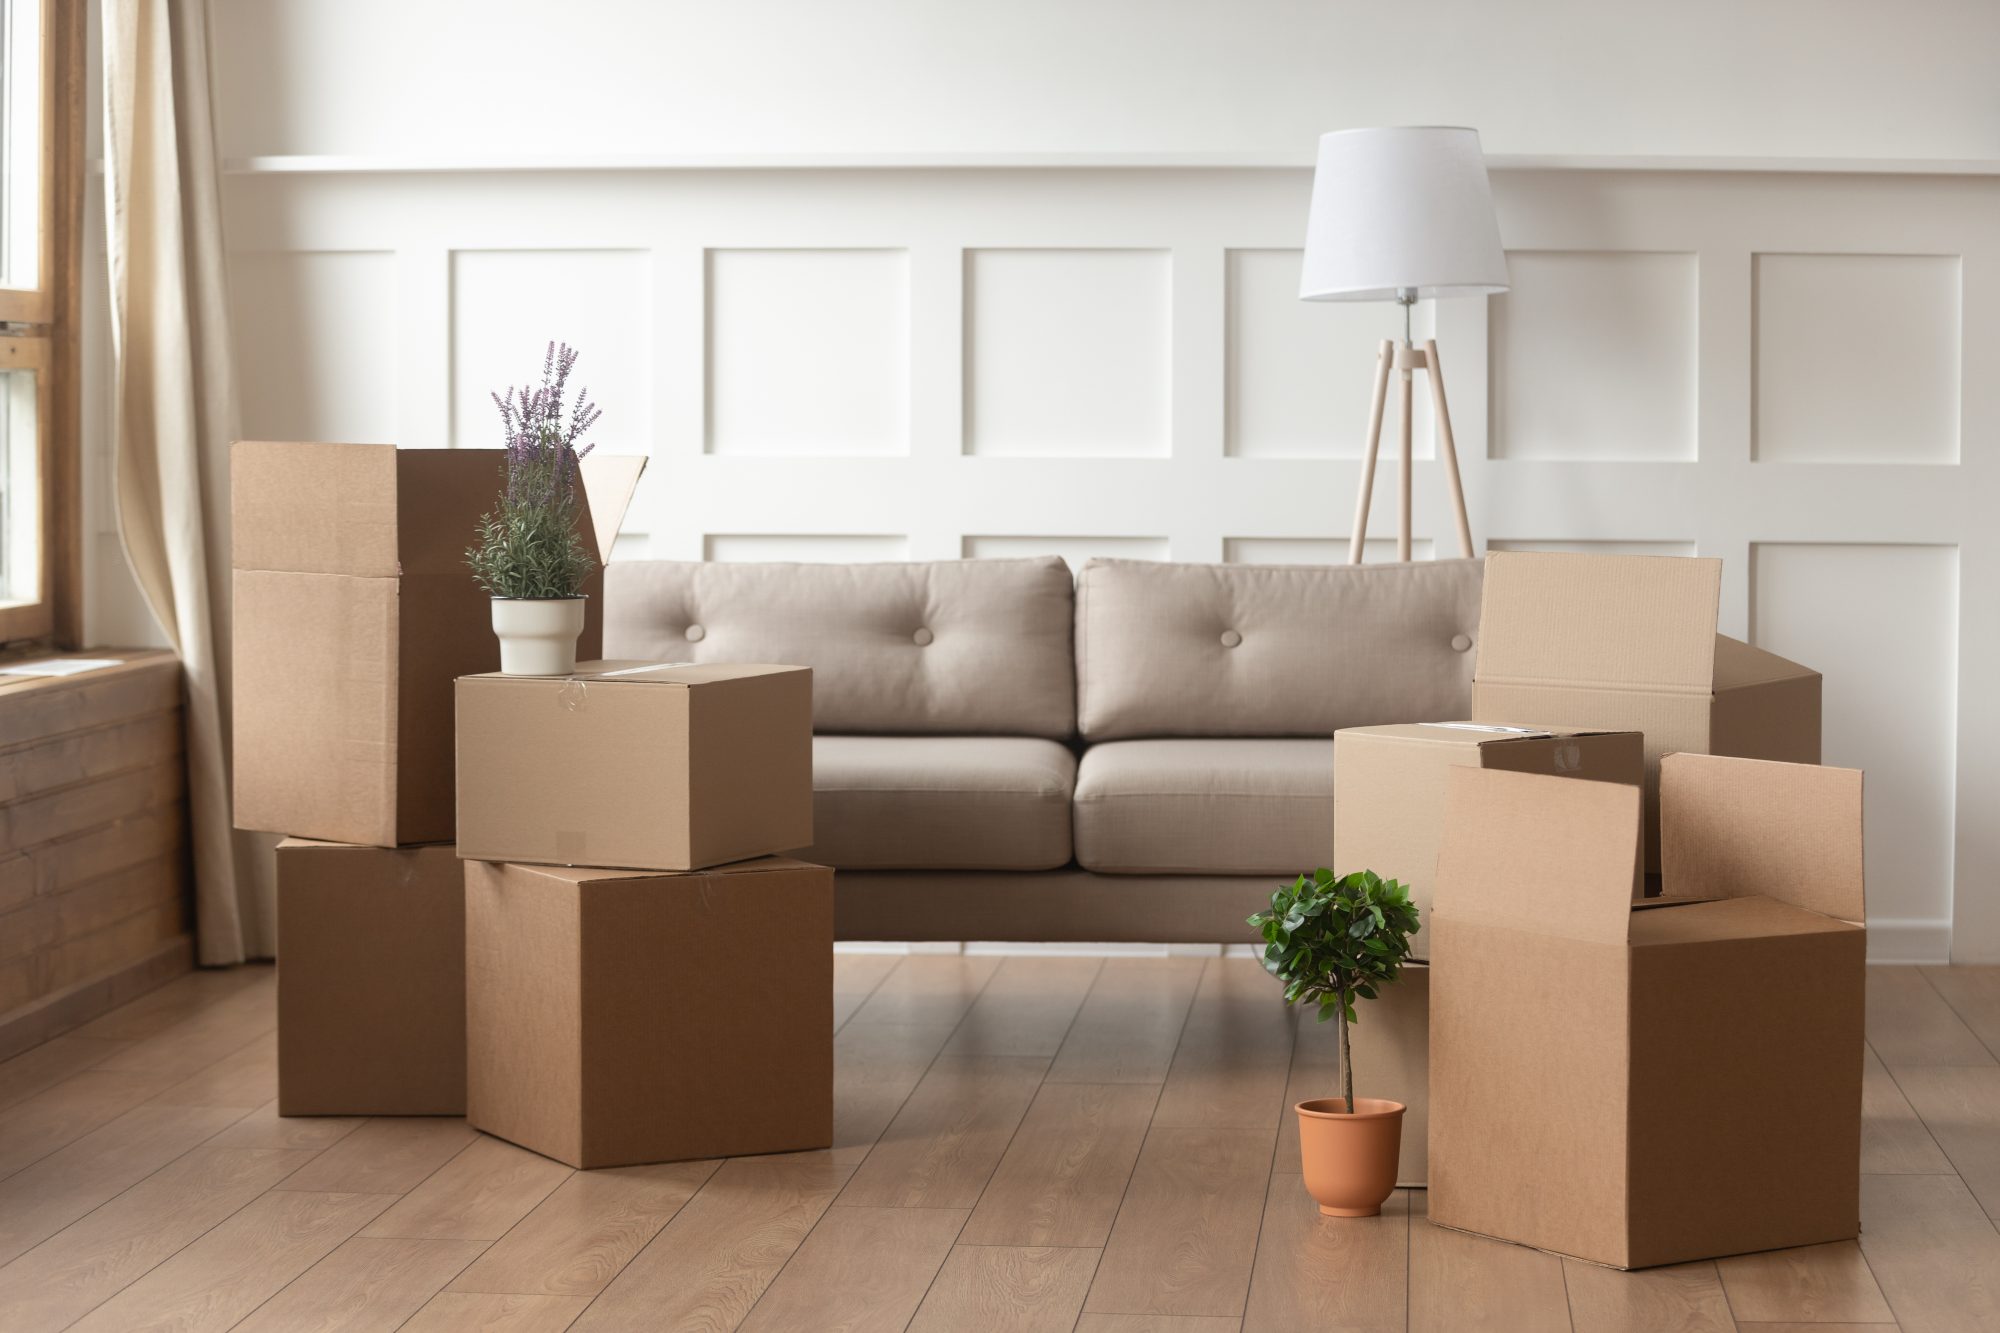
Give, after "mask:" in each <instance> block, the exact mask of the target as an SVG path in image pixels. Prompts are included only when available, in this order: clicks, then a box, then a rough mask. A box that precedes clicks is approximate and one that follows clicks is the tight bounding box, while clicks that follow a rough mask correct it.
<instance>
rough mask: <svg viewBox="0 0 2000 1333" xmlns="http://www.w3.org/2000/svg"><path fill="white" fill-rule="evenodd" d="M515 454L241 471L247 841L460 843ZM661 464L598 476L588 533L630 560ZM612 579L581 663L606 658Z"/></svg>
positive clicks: (605, 550) (234, 469)
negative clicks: (638, 493)
mask: <svg viewBox="0 0 2000 1333" xmlns="http://www.w3.org/2000/svg"><path fill="white" fill-rule="evenodd" d="M505 457H506V455H505V452H504V451H503V450H499V449H398V448H396V447H395V446H394V445H388V444H274V443H263V442H256V441H243V442H240V443H238V444H237V445H236V446H235V448H234V449H233V450H232V452H231V455H230V484H231V497H230V515H231V523H232V528H233V538H232V546H231V561H232V565H233V568H234V571H235V572H234V579H233V583H234V598H235V604H234V632H233V639H234V645H233V662H234V673H235V716H234V734H235V770H236V779H235V782H236V792H235V817H236V826H237V827H238V828H245V829H261V830H263V831H265V832H270V833H288V834H293V835H296V836H300V837H312V838H323V839H326V840H328V841H331V842H344V843H369V844H374V845H376V846H382V847H393V846H397V845H399V844H404V843H422V842H450V841H451V840H452V837H453V824H452V819H453V802H452V712H451V709H452V694H451V692H452V682H453V681H454V680H456V679H457V678H458V677H460V676H464V675H469V674H472V673H474V672H479V671H493V670H497V669H498V668H499V665H500V646H499V640H497V639H496V638H495V637H494V635H493V625H492V609H491V602H490V600H489V599H488V598H487V597H486V595H485V594H484V593H482V592H481V591H480V590H479V586H478V585H477V584H475V583H474V582H473V581H472V571H471V570H469V569H468V568H467V567H466V564H465V551H466V548H467V547H468V546H470V545H471V544H472V541H473V536H474V530H475V527H476V525H477V524H478V521H479V518H480V516H481V515H482V514H484V513H486V511H487V510H489V509H491V508H492V507H493V504H494V501H495V499H496V498H497V497H498V495H499V493H500V490H501V488H502V487H503V486H504V484H505V469H504V466H503V460H504V459H505ZM645 465H646V460H645V459H643V458H629V457H623V456H620V455H614V454H604V453H600V452H596V451H593V452H592V453H591V454H590V455H589V456H587V457H586V458H585V459H584V460H583V469H582V478H583V485H584V493H585V497H586V499H587V501H588V503H586V504H585V505H584V506H583V509H582V513H581V514H580V516H579V522H580V524H581V526H582V528H583V535H584V540H585V542H586V544H587V545H588V546H589V547H590V548H591V549H594V550H595V551H597V553H598V557H599V560H600V562H603V561H608V560H609V559H610V557H611V545H612V542H613V541H614V540H615V539H616V537H617V534H618V527H619V524H620V522H621V521H622V520H623V518H624V514H625V508H626V506H627V505H628V504H629V503H630V502H631V498H632V493H633V490H634V488H635V487H636V486H637V485H638V481H639V474H640V472H641V471H642V470H643V469H644V468H645ZM602 588H603V570H602V567H601V564H600V568H599V569H598V571H597V572H595V573H593V574H592V575H591V577H590V579H589V581H588V582H587V583H586V584H585V588H584V591H585V595H586V596H587V597H588V598H589V599H590V600H589V601H588V602H586V603H585V608H584V613H585V619H584V629H583V636H582V638H581V639H580V640H579V641H578V651H579V653H580V654H581V655H583V656H586V657H596V656H597V655H598V654H599V653H600V652H601V651H602V649H601V648H600V646H599V645H600V642H601V638H602V630H601V625H602V620H603V600H604V599H603V596H602Z"/></svg>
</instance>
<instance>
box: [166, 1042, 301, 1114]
mask: <svg viewBox="0 0 2000 1333" xmlns="http://www.w3.org/2000/svg"><path fill="white" fill-rule="evenodd" d="M277 1095H278V1034H277V1032H276V1031H271V1032H266V1033H264V1034H263V1035H262V1036H260V1037H255V1038H252V1039H251V1041H250V1043H249V1045H247V1046H245V1047H243V1049H241V1050H239V1051H236V1052H234V1053H232V1054H230V1055H226V1056H224V1057H223V1058H222V1059H220V1060H218V1061H216V1062H215V1063H214V1064H212V1065H209V1066H208V1067H207V1068H205V1069H201V1070H198V1071H196V1072H195V1073H192V1074H190V1075H188V1076H187V1077H186V1078H184V1079H182V1080H181V1081H180V1082H178V1083H175V1084H173V1085H172V1086H170V1087H168V1088H166V1089H165V1090H164V1091H162V1092H161V1093H160V1095H159V1096H157V1097H155V1098H154V1099H153V1100H154V1101H156V1102H163V1103H166V1104H167V1105H170V1106H236V1107H240V1108H242V1109H243V1110H246V1111H250V1110H255V1109H256V1108H257V1107H259V1106H262V1105H263V1104H264V1103H265V1102H268V1101H270V1100H271V1099H272V1098H274V1097H276V1096H277Z"/></svg>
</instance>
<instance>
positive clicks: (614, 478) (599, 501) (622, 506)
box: [580, 449, 647, 565]
mask: <svg viewBox="0 0 2000 1333" xmlns="http://www.w3.org/2000/svg"><path fill="white" fill-rule="evenodd" d="M646 462H647V460H646V459H644V458H640V457H635V456H633V455H631V454H607V453H605V452H604V451H603V450H602V449H592V450H591V451H590V452H589V453H587V454H585V455H584V456H583V464H582V467H581V469H580V474H581V476H582V479H583V499H584V503H585V505H587V506H588V507H589V509H590V526H591V530H592V531H593V532H594V533H595V534H596V537H597V560H598V563H599V564H605V565H608V564H610V563H611V549H612V547H614V546H616V545H617V544H618V530H619V529H620V528H622V527H623V526H625V511H626V510H627V509H629V508H631V506H632V495H633V493H634V492H635V491H637V490H638V489H639V475H640V474H641V473H643V472H644V471H645V470H646Z"/></svg>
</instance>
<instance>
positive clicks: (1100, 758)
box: [1076, 737, 1333, 876]
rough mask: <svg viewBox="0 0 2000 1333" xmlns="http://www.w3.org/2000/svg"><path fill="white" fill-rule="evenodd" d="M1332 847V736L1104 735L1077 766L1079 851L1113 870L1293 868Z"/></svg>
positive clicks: (1319, 862)
mask: <svg viewBox="0 0 2000 1333" xmlns="http://www.w3.org/2000/svg"><path fill="white" fill-rule="evenodd" d="M1332 858H1333V740H1332V738H1331V737H1329V738H1327V739H1326V740H1144V741H1110V742H1107V743H1105V744H1103V745H1093V746H1091V747H1090V748H1089V749H1088V750H1085V751H1084V752H1083V760H1082V762H1081V763H1079V764H1078V765H1077V775H1076V860H1077V864H1078V865H1080V866H1082V867H1083V868H1084V869H1086V870H1095V871H1098V872H1099V873H1101V874H1114V875H1160V874H1165V875H1283V876H1291V875H1296V874H1299V873H1300V872H1302V871H1306V870H1311V869H1314V868H1315V867H1318V866H1323V865H1331V864H1332Z"/></svg>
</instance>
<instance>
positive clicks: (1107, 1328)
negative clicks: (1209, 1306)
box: [1076, 1313, 1243, 1333]
mask: <svg viewBox="0 0 2000 1333" xmlns="http://www.w3.org/2000/svg"><path fill="white" fill-rule="evenodd" d="M1242 1326H1243V1325H1242V1321H1241V1320H1236V1319H1226V1318H1223V1317H1221V1316H1210V1315H1174V1314H1090V1313H1086V1314H1085V1315H1084V1316H1083V1318H1081V1319H1079V1320H1077V1321H1076V1333H1235V1330H1237V1329H1239V1328H1241V1327H1242Z"/></svg>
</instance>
